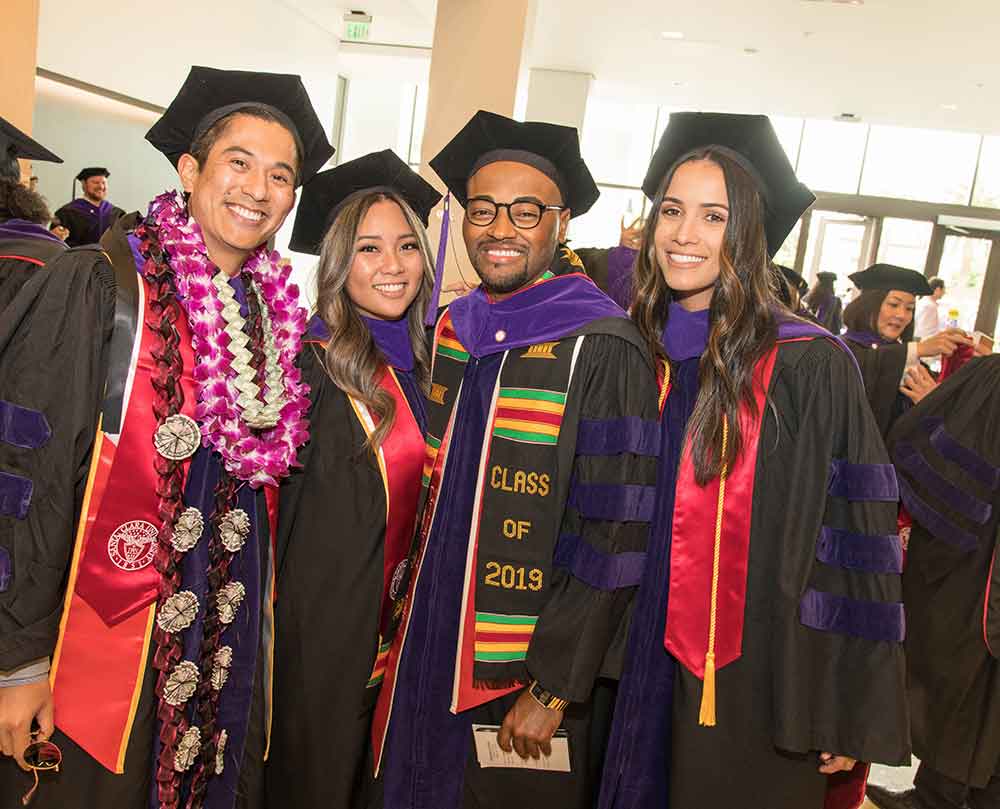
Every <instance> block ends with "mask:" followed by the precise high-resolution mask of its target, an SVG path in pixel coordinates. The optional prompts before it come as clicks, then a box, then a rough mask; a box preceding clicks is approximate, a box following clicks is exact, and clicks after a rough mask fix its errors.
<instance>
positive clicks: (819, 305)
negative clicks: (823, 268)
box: [804, 272, 844, 334]
mask: <svg viewBox="0 0 1000 809" xmlns="http://www.w3.org/2000/svg"><path fill="white" fill-rule="evenodd" d="M836 282H837V274H836V273H833V272H818V273H816V283H815V284H813V287H812V289H810V290H809V294H808V295H806V297H805V301H804V303H805V305H806V308H807V309H808V310H809V311H810V312H812V315H813V317H814V318H816V322H817V323H819V325H820V326H822V327H823V328H824V329H826V330H827V331H828V332H830V333H831V334H840V331H841V329H843V328H844V304H843V303H841V301H840V298H838V297H837V292H836V290H835V289H834V288H833V285H834V284H835V283H836Z"/></svg>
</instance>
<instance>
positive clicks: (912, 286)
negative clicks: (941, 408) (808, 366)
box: [844, 264, 972, 436]
mask: <svg viewBox="0 0 1000 809" xmlns="http://www.w3.org/2000/svg"><path fill="white" fill-rule="evenodd" d="M851 281H853V282H854V285H855V286H856V287H857V288H858V289H860V290H861V294H860V295H858V297H857V298H855V299H854V300H853V301H851V302H850V303H849V304H848V305H847V308H846V309H844V325H845V326H846V327H847V331H845V332H844V340H845V341H846V343H847V345H848V346H849V347H850V349H851V351H852V352H854V356H855V357H856V358H857V361H858V365H859V366H861V374H862V376H863V377H864V380H865V392H866V393H867V395H868V401H869V403H870V404H871V407H872V411H873V412H874V413H875V421H876V422H877V423H878V426H879V430H880V431H881V432H882V435H883V436H885V435H888V433H889V429H890V428H891V427H892V424H893V422H894V421H895V420H896V419H897V418H899V416H900V415H902V413H903V412H905V411H906V410H907V408H909V406H910V400H909V399H908V398H907V397H906V396H904V395H903V394H902V393H901V392H900V386H901V385H902V384H903V380H904V374H905V373H906V370H907V368H911V367H913V366H915V365H917V364H918V363H919V362H920V360H921V358H922V357H933V356H935V355H937V354H943V355H944V356H946V357H949V356H951V354H952V353H953V352H954V351H955V348H956V347H957V346H960V345H968V346H971V345H972V340H971V338H970V337H969V336H968V335H967V334H966V333H965V332H964V331H962V330H961V329H954V328H950V329H945V330H944V331H941V332H938V333H937V334H935V335H933V336H931V337H925V338H924V339H923V340H914V339H913V312H914V309H915V308H916V300H917V297H918V296H920V295H930V294H931V288H930V286H928V284H927V279H926V278H925V277H924V276H923V275H922V274H921V273H918V272H917V271H916V270H907V269H905V268H903V267H896V266H894V265H892V264H873V265H872V266H871V267H869V268H868V269H867V270H863V271H861V272H856V273H854V274H853V275H851Z"/></svg>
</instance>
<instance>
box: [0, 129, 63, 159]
mask: <svg viewBox="0 0 1000 809" xmlns="http://www.w3.org/2000/svg"><path fill="white" fill-rule="evenodd" d="M0 157H8V158H10V157H15V158H16V157H20V158H22V159H24V160H41V161H44V162H47V163H62V162H63V161H62V158H61V157H59V156H58V155H56V154H53V153H52V152H50V151H49V150H48V149H46V148H45V147H44V146H42V144H40V143H39V142H38V141H36V140H33V139H32V138H30V137H28V136H27V135H26V134H24V132H22V131H21V130H20V129H18V128H17V127H16V126H14V125H13V124H12V123H10V121H7V120H6V119H4V118H0Z"/></svg>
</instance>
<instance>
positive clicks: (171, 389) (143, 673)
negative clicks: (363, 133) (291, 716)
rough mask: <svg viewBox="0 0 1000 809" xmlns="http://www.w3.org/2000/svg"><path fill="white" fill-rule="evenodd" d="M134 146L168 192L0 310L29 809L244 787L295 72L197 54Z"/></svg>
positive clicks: (296, 165)
mask: <svg viewBox="0 0 1000 809" xmlns="http://www.w3.org/2000/svg"><path fill="white" fill-rule="evenodd" d="M146 139H147V140H148V141H149V142H150V143H151V144H152V145H153V146H154V147H155V148H156V149H157V150H158V151H160V152H161V153H162V154H163V155H164V156H165V157H166V158H167V159H168V160H169V161H170V162H171V164H172V165H174V166H175V167H176V169H177V173H178V180H179V184H180V186H181V188H183V191H184V196H181V194H180V193H178V192H177V191H176V190H173V189H171V190H169V191H166V192H164V193H163V194H161V195H159V196H157V197H156V198H155V199H154V200H153V202H152V203H151V204H150V206H149V212H148V214H147V215H146V217H145V218H144V219H142V220H141V221H139V217H138V215H137V216H136V217H129V218H128V219H121V220H119V221H118V222H117V223H116V225H115V227H113V228H112V229H111V230H110V231H109V232H108V233H106V234H105V238H104V240H103V243H102V245H100V247H98V246H96V245H95V246H93V247H84V248H75V249H72V250H68V251H66V252H65V253H64V254H63V255H62V256H59V257H58V258H56V259H55V260H54V261H53V262H51V263H50V264H49V266H48V267H46V268H45V269H44V270H43V271H42V273H41V274H40V275H41V276H42V281H41V282H40V283H42V282H44V283H45V284H46V285H47V286H48V290H42V291H41V292H40V293H39V294H38V295H37V296H36V297H35V298H34V299H33V301H32V302H30V303H32V304H33V305H32V306H30V307H29V308H27V309H25V310H24V311H25V312H26V313H27V314H24V315H22V316H21V317H18V318H11V319H10V320H15V322H14V323H13V324H9V323H8V319H7V318H5V319H4V320H3V321H0V329H2V331H0V390H2V391H3V395H4V398H5V399H7V398H8V397H9V398H11V399H12V400H13V401H14V402H15V403H16V404H17V405H18V406H19V407H20V408H21V409H22V413H21V414H20V418H19V419H16V420H15V421H14V423H15V424H16V425H18V426H19V427H20V428H21V430H20V433H21V436H20V437H23V438H24V440H23V441H18V442H17V443H16V444H14V445H10V444H9V443H8V442H3V441H0V468H2V469H3V470H4V471H5V473H6V472H7V471H8V470H12V471H13V472H15V473H16V476H17V478H16V480H15V481H14V483H15V484H16V488H15V489H14V492H15V493H16V494H17V495H18V496H17V497H9V496H8V497H5V498H3V499H2V503H3V507H2V508H0V539H2V544H0V547H2V548H3V551H4V554H5V555H6V559H7V563H8V572H9V573H10V575H9V576H8V577H6V578H5V579H4V582H3V591H2V592H0V638H2V640H3V643H2V645H0V671H2V672H4V674H3V676H2V678H0V747H2V751H3V753H4V754H5V755H7V756H11V757H12V758H11V759H4V760H2V761H0V795H4V796H5V797H9V796H15V795H17V794H18V793H19V790H20V791H23V789H24V781H25V773H23V772H22V771H21V770H20V769H19V768H18V766H17V764H23V763H24V762H23V751H24V750H25V746H26V745H27V744H28V739H29V733H30V732H31V730H32V721H33V720H37V723H38V725H39V732H40V734H41V736H42V737H43V738H48V737H51V739H52V741H53V742H54V743H55V744H57V745H58V747H59V749H60V750H61V751H62V762H63V766H62V769H61V771H60V772H59V773H51V774H45V775H50V776H51V777H46V778H45V781H44V783H43V784H42V785H41V786H40V787H39V790H38V794H37V795H36V796H35V804H34V805H35V806H36V807H39V809H46V808H48V807H59V809H70V808H72V809H77V808H78V807H84V806H86V807H91V806H93V807H102V808H103V807H109V808H113V809H147V808H148V807H151V806H152V807H157V808H158V809H178V807H179V806H180V805H181V804H182V801H183V804H184V805H185V806H187V807H189V809H198V808H199V807H208V809H232V807H234V806H236V807H240V809H242V808H243V807H256V806H259V805H260V802H261V800H262V797H263V766H264V758H265V755H266V754H265V751H266V747H267V734H268V728H269V699H270V691H271V689H270V674H271V662H272V657H271V649H272V641H273V620H272V617H273V612H272V609H273V598H272V597H273V576H272V572H273V557H272V553H271V548H272V537H274V536H275V530H276V527H275V525H274V520H275V517H276V512H275V508H274V506H275V504H276V495H277V493H276V491H275V489H276V487H277V481H278V480H280V479H282V478H283V477H285V476H286V475H287V474H288V472H289V471H290V470H291V469H292V468H293V467H294V466H295V464H296V453H297V450H298V448H299V447H300V446H301V445H302V444H304V443H305V442H306V440H307V439H308V425H307V423H306V422H305V411H306V409H307V408H308V404H309V399H308V393H307V391H306V389H305V386H304V385H303V384H302V382H301V379H300V374H299V371H298V369H297V368H296V367H295V360H296V358H297V357H298V354H299V350H300V348H301V344H300V338H301V336H302V333H303V332H304V330H305V327H306V321H307V313H306V311H305V310H304V309H302V308H301V307H300V305H299V292H298V289H297V288H296V287H295V285H294V284H292V283H291V281H290V274H291V267H290V266H289V265H288V263H287V262H286V261H283V260H282V259H281V256H280V255H279V254H278V253H277V252H274V251H272V250H270V249H269V248H268V245H267V243H268V240H269V239H270V238H271V237H272V236H273V235H274V234H275V233H276V232H277V231H278V229H279V228H280V227H281V225H282V223H283V222H284V221H285V218H286V217H287V215H288V214H289V213H290V212H291V210H292V207H293V205H294V203H295V189H296V188H297V187H298V185H299V184H300V182H301V181H303V180H304V179H308V178H309V177H311V176H312V175H313V174H314V173H315V172H316V171H318V170H319V168H320V167H321V166H322V165H323V163H325V162H326V160H327V159H328V158H329V157H330V155H331V154H332V153H333V149H332V147H331V146H330V145H329V143H328V142H327V139H326V136H325V135H324V133H323V126H322V124H321V123H320V121H319V119H318V118H317V116H316V113H315V111H314V109H313V107H312V104H311V103H310V101H309V97H308V95H307V93H306V90H305V87H304V86H303V84H302V80H301V78H300V77H298V76H294V75H285V74H269V73H258V72H244V71H227V70H216V69H212V68H204V67H193V68H192V69H191V72H190V73H189V75H188V77H187V79H186V80H185V82H184V84H183V85H182V87H181V88H180V91H179V93H178V95H177V97H176V98H175V99H174V100H173V101H172V102H171V104H170V106H169V107H168V108H167V110H166V111H165V112H164V114H163V116H162V117H161V118H160V119H159V120H158V121H157V122H156V123H155V124H154V125H153V127H152V128H151V129H150V130H149V132H147V134H146ZM73 261H76V263H75V264H74V265H72V266H69V267H67V270H68V271H67V272H63V271H62V269H58V268H60V265H69V264H70V263H71V262H73ZM109 262H110V263H109ZM64 278H65V279H67V280H63V279H64ZM74 285H75V286H74ZM28 286H31V285H26V287H28ZM31 291H34V287H32V289H31ZM57 293H58V294H57ZM8 329H9V330H10V331H7V330H8ZM18 437H19V435H18V434H15V438H18ZM11 477H14V476H11ZM5 484H6V485H7V486H8V487H10V486H11V483H10V481H8V480H5ZM9 491H10V488H8V492H9ZM269 492H270V494H269ZM54 728H57V729H54ZM15 760H16V761H17V763H15ZM29 783H30V781H29Z"/></svg>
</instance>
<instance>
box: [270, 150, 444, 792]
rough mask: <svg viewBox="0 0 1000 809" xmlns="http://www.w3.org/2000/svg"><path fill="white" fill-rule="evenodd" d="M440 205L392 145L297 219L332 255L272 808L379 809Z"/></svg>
mask: <svg viewBox="0 0 1000 809" xmlns="http://www.w3.org/2000/svg"><path fill="white" fill-rule="evenodd" d="M440 198H441V195H440V194H438V193H437V192H436V191H435V190H434V189H433V188H432V187H431V186H430V185H429V184H428V183H426V182H425V181H424V180H422V179H421V178H420V177H419V176H418V175H417V174H415V173H414V172H413V171H412V170H410V168H409V167H408V166H406V164H405V163H403V162H402V161H401V160H400V159H399V158H398V157H396V156H395V155H394V154H393V153H392V152H391V151H388V150H386V151H385V152H380V153H376V154H370V155H367V156H365V157H362V158H359V159H358V160H354V161H351V162H349V163H345V164H343V165H341V166H339V167H337V168H335V169H332V170H330V171H327V172H324V173H322V174H319V175H318V176H317V177H316V179H315V180H314V181H313V182H312V183H310V184H309V185H308V186H307V187H306V189H305V191H304V193H303V199H302V203H301V204H300V206H299V212H298V214H297V216H296V221H295V229H294V233H293V237H292V242H291V246H292V249H294V250H299V251H302V252H310V253H314V254H315V253H319V255H320V261H319V269H318V279H317V280H318V295H317V302H316V315H315V317H314V318H313V320H312V322H311V324H310V329H309V332H308V333H307V338H306V339H307V340H311V342H308V343H306V344H305V345H304V346H303V351H302V356H301V360H300V364H301V367H302V375H303V379H304V380H305V381H306V382H307V383H308V384H309V386H310V388H311V391H312V392H311V395H310V402H311V406H310V410H309V420H310V431H311V440H310V441H309V443H308V444H307V445H306V446H305V448H304V449H303V450H302V452H301V453H300V456H299V457H300V460H301V463H302V469H301V470H299V471H298V472H297V473H296V474H294V475H293V476H292V478H291V479H290V480H289V481H288V484H287V485H286V486H283V487H282V492H281V509H282V513H283V514H287V515H289V516H288V519H287V520H286V521H284V522H283V524H282V527H281V530H280V532H279V536H278V550H277V557H278V567H277V582H276V590H277V594H278V596H277V603H276V611H275V623H276V632H277V646H276V651H275V694H274V728H273V734H272V742H271V754H270V759H269V764H268V770H267V790H268V802H269V805H270V806H273V807H282V809H306V808H307V807H309V808H310V809H311V807H317V806H330V807H338V809H354V807H362V806H367V805H368V800H369V795H368V789H369V786H370V780H371V779H370V777H369V775H368V772H366V767H365V762H366V759H367V756H368V748H369V744H368V737H369V732H370V727H371V713H372V710H373V708H374V706H375V699H376V697H377V696H378V691H379V686H380V685H381V681H382V674H383V672H384V666H385V656H386V654H387V652H388V648H389V642H390V640H391V638H389V637H388V627H389V626H390V624H391V619H392V613H393V610H394V609H395V607H396V605H397V604H398V603H399V601H398V599H399V598H400V597H401V596H402V594H403V593H402V586H401V585H402V582H403V581H404V580H405V575H404V574H405V566H406V561H405V560H406V555H407V552H408V551H409V547H410V540H411V538H412V534H413V528H414V521H415V519H416V508H417V496H418V493H419V491H420V481H421V474H422V471H423V463H424V423H425V420H424V405H423V398H424V396H425V395H426V394H427V392H428V388H429V377H430V357H429V354H428V349H427V345H426V343H425V340H424V325H423V321H424V313H425V309H426V307H427V305H428V301H429V300H430V298H431V290H432V287H433V283H434V279H433V274H432V272H433V263H432V259H431V255H430V250H429V248H428V245H427V236H426V234H425V232H424V225H425V223H426V221H427V216H428V214H429V212H430V210H431V208H433V207H434V205H435V204H436V203H437V202H438V200H439V199H440ZM324 234H325V235H324Z"/></svg>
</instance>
